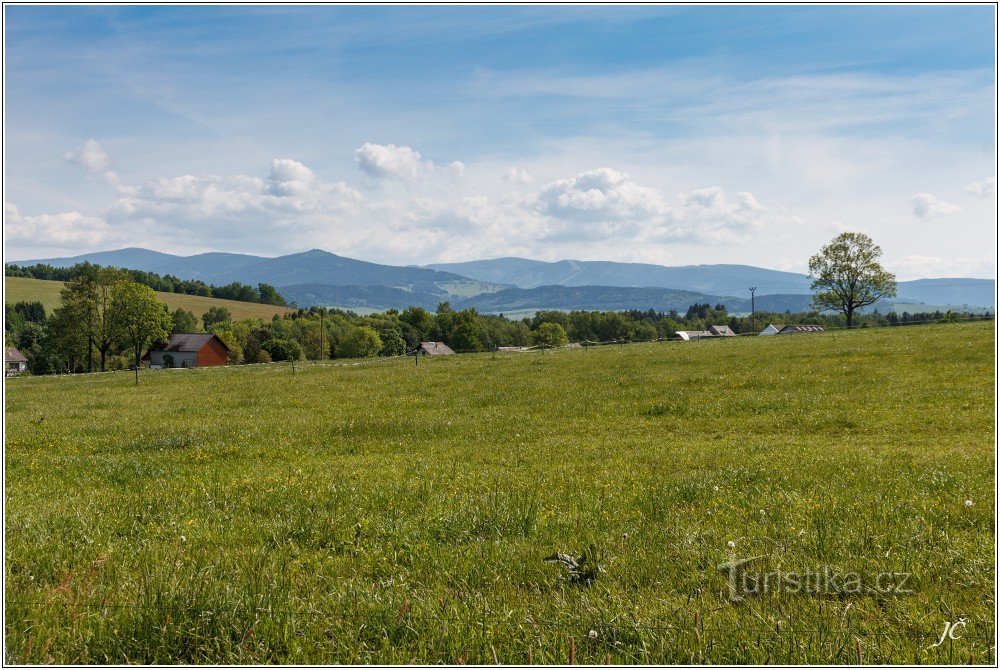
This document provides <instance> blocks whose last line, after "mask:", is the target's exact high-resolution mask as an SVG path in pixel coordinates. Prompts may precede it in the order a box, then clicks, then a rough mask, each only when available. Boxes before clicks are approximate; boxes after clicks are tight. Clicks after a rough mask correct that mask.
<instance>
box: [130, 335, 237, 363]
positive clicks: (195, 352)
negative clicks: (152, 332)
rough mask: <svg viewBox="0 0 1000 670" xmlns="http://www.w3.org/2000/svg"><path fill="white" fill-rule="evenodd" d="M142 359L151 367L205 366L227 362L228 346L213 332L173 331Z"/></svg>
mask: <svg viewBox="0 0 1000 670" xmlns="http://www.w3.org/2000/svg"><path fill="white" fill-rule="evenodd" d="M142 360H144V361H146V362H147V364H148V365H149V367H151V368H205V367H210V366H213V365H226V364H228V363H229V347H227V346H226V343H225V342H223V341H222V340H220V339H219V336H218V335H216V334H215V333H174V334H173V335H171V336H170V339H168V340H167V341H166V342H158V343H157V344H154V345H153V346H152V347H151V348H150V349H149V351H148V352H147V353H146V355H145V356H143V357H142Z"/></svg>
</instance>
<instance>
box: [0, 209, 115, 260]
mask: <svg viewBox="0 0 1000 670" xmlns="http://www.w3.org/2000/svg"><path fill="white" fill-rule="evenodd" d="M3 223H4V226H3V227H4V235H5V237H7V240H8V241H9V242H13V243H18V242H22V243H27V244H37V243H40V242H44V243H46V244H51V245H53V246H54V247H57V248H62V249H66V248H72V247H77V246H82V247H92V246H94V245H97V244H101V243H103V242H105V241H107V240H108V239H109V237H112V236H113V235H112V234H113V231H112V230H111V228H110V227H109V226H108V225H107V223H106V222H105V221H104V220H103V219H102V218H100V217H96V216H88V215H85V214H81V213H80V212H63V213H61V214H40V215H38V216H23V215H22V214H21V213H20V212H19V211H18V209H17V207H16V206H14V205H12V204H10V203H4V208H3Z"/></svg>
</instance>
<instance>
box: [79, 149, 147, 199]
mask: <svg viewBox="0 0 1000 670" xmlns="http://www.w3.org/2000/svg"><path fill="white" fill-rule="evenodd" d="M63 158H64V159H65V160H67V161H69V162H70V163H73V164H74V165H77V166H79V167H81V168H83V170H84V172H85V173H86V174H87V176H88V177H92V178H95V179H100V180H101V181H103V182H104V183H105V184H107V185H108V186H111V187H113V188H115V189H116V190H117V191H118V192H119V193H121V194H122V195H131V194H133V193H134V192H135V188H134V187H131V186H126V185H124V184H122V183H121V179H120V178H119V177H118V173H117V172H115V171H114V170H109V169H108V167H109V166H110V165H111V159H110V158H109V157H108V154H107V153H105V151H104V149H102V148H101V145H100V144H98V143H97V141H96V140H92V139H90V140H87V141H86V142H84V143H83V144H81V145H80V146H78V147H77V148H76V149H72V150H70V151H67V152H66V153H64V154H63Z"/></svg>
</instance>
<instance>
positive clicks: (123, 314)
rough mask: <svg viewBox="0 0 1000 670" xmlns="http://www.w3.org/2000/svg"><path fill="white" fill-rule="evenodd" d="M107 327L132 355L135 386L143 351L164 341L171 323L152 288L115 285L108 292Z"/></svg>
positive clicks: (129, 283) (127, 282) (123, 281)
mask: <svg viewBox="0 0 1000 670" xmlns="http://www.w3.org/2000/svg"><path fill="white" fill-rule="evenodd" d="M111 305H112V309H111V325H112V330H113V332H114V334H115V337H116V339H117V340H118V341H119V342H121V343H122V344H125V345H127V346H128V348H129V349H130V350H131V352H132V353H134V354H135V366H136V369H137V372H136V378H135V379H136V383H137V384H138V383H139V376H138V367H139V362H140V361H141V360H142V352H143V350H144V349H145V348H146V347H147V346H149V345H150V344H152V343H153V342H157V341H162V340H165V339H167V337H168V336H169V335H170V328H171V326H173V321H172V320H171V319H170V315H169V314H168V313H167V312H166V310H164V309H163V305H162V303H160V301H159V300H157V299H156V293H155V292H154V291H153V289H151V288H149V287H148V286H144V285H142V284H137V283H136V282H134V281H131V280H122V281H119V282H117V283H116V284H115V285H114V287H113V288H112V291H111Z"/></svg>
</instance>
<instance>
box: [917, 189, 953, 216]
mask: <svg viewBox="0 0 1000 670" xmlns="http://www.w3.org/2000/svg"><path fill="white" fill-rule="evenodd" d="M910 203H911V204H912V205H913V214H914V215H915V216H918V217H920V218H921V219H929V218H932V217H937V216H947V215H949V214H957V213H958V212H961V211H962V208H961V207H959V206H958V205H953V204H951V203H950V202H946V201H944V200H941V199H940V198H937V197H936V196H934V195H931V194H930V193H917V194H916V195H915V196H913V197H912V198H911V199H910Z"/></svg>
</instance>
